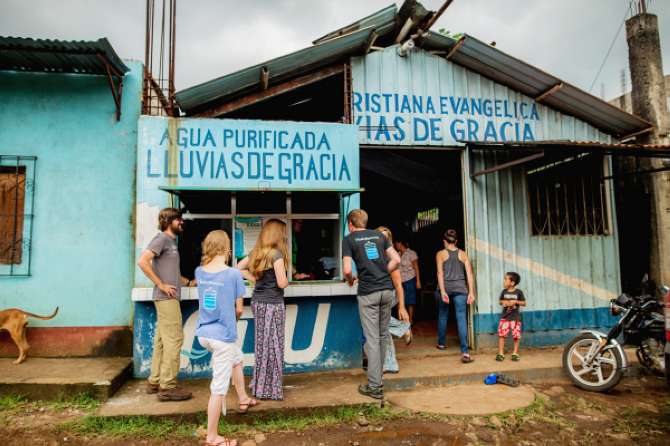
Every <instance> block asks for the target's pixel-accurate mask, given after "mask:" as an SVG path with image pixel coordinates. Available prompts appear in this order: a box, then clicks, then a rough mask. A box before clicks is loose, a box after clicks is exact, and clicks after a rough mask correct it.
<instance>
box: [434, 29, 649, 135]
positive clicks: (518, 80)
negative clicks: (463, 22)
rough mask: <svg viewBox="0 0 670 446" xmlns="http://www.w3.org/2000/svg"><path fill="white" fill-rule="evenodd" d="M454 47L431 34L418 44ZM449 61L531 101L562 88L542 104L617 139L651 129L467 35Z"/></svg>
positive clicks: (640, 120) (643, 123)
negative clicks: (557, 86)
mask: <svg viewBox="0 0 670 446" xmlns="http://www.w3.org/2000/svg"><path fill="white" fill-rule="evenodd" d="M456 45H458V40H454V39H452V38H450V37H447V36H444V35H441V34H437V33H434V32H428V33H426V34H425V35H424V37H423V38H422V42H421V46H422V47H423V48H425V49H431V50H443V51H447V52H449V51H451V50H452V49H454V48H455V47H456ZM449 60H451V61H452V62H454V63H456V64H458V65H461V66H463V67H465V68H468V69H470V70H472V71H475V72H477V73H479V74H481V75H482V76H485V77H488V78H489V79H491V80H493V81H496V82H498V83H500V84H503V85H506V86H508V87H510V88H513V89H514V90H517V91H519V92H521V93H523V94H525V95H527V96H530V97H531V98H536V97H538V96H540V95H541V94H543V93H545V92H547V91H548V90H550V89H551V88H553V87H554V86H556V85H559V84H562V87H561V88H560V89H558V90H557V91H555V92H553V93H552V94H550V95H548V96H546V97H545V98H543V99H542V100H541V102H542V104H545V105H547V106H549V107H552V108H554V109H556V110H558V111H561V112H563V113H566V114H569V115H572V116H575V117H577V118H579V119H581V120H583V121H584V122H587V123H589V124H592V125H593V126H595V127H598V128H599V129H601V130H603V131H605V132H607V133H608V134H611V135H615V136H617V137H623V136H627V135H630V134H633V133H636V132H639V131H642V130H645V129H647V128H649V127H651V126H652V124H651V123H650V122H647V121H645V120H644V119H642V118H639V117H637V116H635V115H632V114H630V113H627V112H625V111H624V110H621V109H620V108H618V107H615V106H614V105H611V104H609V103H607V102H605V101H603V100H602V99H599V98H597V97H595V96H593V95H591V94H589V93H587V92H585V91H583V90H580V89H579V88H577V87H575V86H573V85H570V84H569V83H567V82H564V81H562V80H561V79H559V78H557V77H555V76H552V75H551V74H548V73H545V72H544V71H542V70H540V69H539V68H536V67H534V66H532V65H530V64H528V63H526V62H523V61H521V60H519V59H517V58H515V57H512V56H510V55H508V54H506V53H504V52H502V51H500V50H499V49H497V48H495V47H492V46H490V45H488V44H486V43H484V42H482V41H480V40H478V39H476V38H474V37H472V36H470V35H467V34H465V35H464V37H463V42H462V43H461V44H460V46H459V48H458V49H456V51H455V52H454V53H453V54H452V55H451V57H450V59H449Z"/></svg>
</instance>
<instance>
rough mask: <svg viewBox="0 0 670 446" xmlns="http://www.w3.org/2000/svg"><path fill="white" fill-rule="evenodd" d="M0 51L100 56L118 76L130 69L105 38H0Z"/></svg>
mask: <svg viewBox="0 0 670 446" xmlns="http://www.w3.org/2000/svg"><path fill="white" fill-rule="evenodd" d="M0 50H5V51H17V52H18V51H22V50H25V51H39V52H44V53H51V52H59V53H67V54H74V55H77V54H101V55H103V56H104V57H105V58H106V59H107V61H108V62H109V63H110V64H111V65H112V67H113V68H114V69H115V70H116V71H118V72H119V73H120V74H125V73H127V72H129V71H130V68H128V66H126V65H125V64H124V63H123V61H122V60H121V58H120V57H119V55H118V54H117V53H116V51H114V48H113V47H112V45H111V43H110V42H109V40H108V39H107V38H106V37H101V38H99V39H98V40H88V41H87V40H58V39H33V38H31V37H12V36H0Z"/></svg>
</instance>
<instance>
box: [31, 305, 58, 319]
mask: <svg viewBox="0 0 670 446" xmlns="http://www.w3.org/2000/svg"><path fill="white" fill-rule="evenodd" d="M23 314H25V315H26V316H30V317H34V318H37V319H42V320H43V321H48V320H49V319H53V318H55V317H56V315H57V314H58V307H56V309H55V310H54V312H53V313H51V314H50V315H49V316H40V315H39V314H34V313H28V312H27V311H24V312H23Z"/></svg>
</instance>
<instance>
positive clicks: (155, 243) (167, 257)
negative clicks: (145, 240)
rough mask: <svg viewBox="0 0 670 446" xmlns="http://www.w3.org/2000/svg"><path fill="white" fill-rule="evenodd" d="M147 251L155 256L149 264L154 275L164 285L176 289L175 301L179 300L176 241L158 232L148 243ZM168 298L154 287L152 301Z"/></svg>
mask: <svg viewBox="0 0 670 446" xmlns="http://www.w3.org/2000/svg"><path fill="white" fill-rule="evenodd" d="M147 249H148V250H149V251H151V252H153V253H154V255H155V257H154V258H153V261H152V264H151V267H152V268H153V270H154V273H156V275H157V276H158V277H159V278H160V279H161V280H162V281H163V283H165V284H166V285H172V286H174V287H177V299H179V298H181V285H180V284H179V279H180V278H181V272H180V271H179V249H178V248H177V241H176V240H174V239H173V238H171V237H170V236H168V235H166V234H165V233H164V232H159V233H158V234H156V236H155V237H154V238H153V239H152V240H151V241H150V242H149V245H148V246H147ZM169 298H170V297H169V296H168V295H167V294H165V293H164V292H162V291H161V290H159V289H158V287H157V286H154V292H153V295H152V299H153V300H165V299H169Z"/></svg>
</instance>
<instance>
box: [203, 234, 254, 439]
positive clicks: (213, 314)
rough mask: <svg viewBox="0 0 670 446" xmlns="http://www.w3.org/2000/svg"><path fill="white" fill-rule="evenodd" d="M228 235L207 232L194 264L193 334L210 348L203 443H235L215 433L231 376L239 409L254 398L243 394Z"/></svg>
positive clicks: (237, 283) (239, 293)
mask: <svg viewBox="0 0 670 446" xmlns="http://www.w3.org/2000/svg"><path fill="white" fill-rule="evenodd" d="M229 259H230V238H229V237H228V234H226V232H225V231H221V230H217V231H212V232H210V233H209V234H207V237H206V238H205V240H204V241H203V242H202V262H201V266H199V267H198V268H196V270H195V277H196V280H197V282H198V304H199V307H200V313H199V317H198V323H197V325H196V331H195V335H196V336H197V337H198V342H200V345H202V346H203V347H204V348H206V349H207V350H209V351H210V352H212V363H211V364H212V383H211V385H210V391H211V395H210V397H209V404H208V406H207V442H206V445H207V446H214V445H221V446H235V445H236V444H237V440H231V439H228V438H225V437H221V436H219V434H218V427H219V417H220V415H221V412H223V413H224V415H225V413H226V394H227V393H228V385H229V384H230V380H231V376H232V380H233V385H234V386H235V390H236V391H237V397H238V399H239V412H240V413H246V412H247V410H248V409H249V407H253V406H256V405H257V404H258V402H257V401H256V400H254V399H252V398H249V397H248V396H247V393H246V390H245V388H244V375H243V370H242V351H241V350H240V347H238V346H237V344H236V341H237V319H239V317H240V316H241V315H242V309H243V298H244V290H245V289H244V280H243V279H242V274H241V273H240V271H238V270H237V269H234V268H230V267H229V266H228V260H229Z"/></svg>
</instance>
